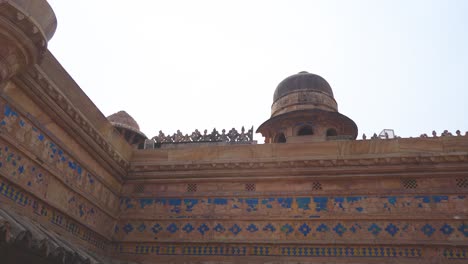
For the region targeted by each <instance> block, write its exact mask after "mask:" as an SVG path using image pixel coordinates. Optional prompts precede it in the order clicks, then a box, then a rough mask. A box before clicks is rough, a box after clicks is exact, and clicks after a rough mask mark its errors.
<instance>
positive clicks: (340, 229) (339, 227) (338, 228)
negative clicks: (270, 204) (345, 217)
mask: <svg viewBox="0 0 468 264" xmlns="http://www.w3.org/2000/svg"><path fill="white" fill-rule="evenodd" d="M333 230H334V231H335V233H337V234H338V235H339V236H343V234H344V233H345V232H346V230H347V229H346V227H345V226H344V225H342V224H341V223H338V224H337V225H336V226H335V227H334V228H333Z"/></svg>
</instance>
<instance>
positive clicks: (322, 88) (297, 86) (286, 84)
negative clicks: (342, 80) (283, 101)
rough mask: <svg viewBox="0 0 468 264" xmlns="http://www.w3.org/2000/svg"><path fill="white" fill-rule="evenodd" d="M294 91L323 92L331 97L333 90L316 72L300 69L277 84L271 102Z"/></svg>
mask: <svg viewBox="0 0 468 264" xmlns="http://www.w3.org/2000/svg"><path fill="white" fill-rule="evenodd" d="M295 91H317V92H323V93H325V94H327V95H329V96H331V97H332V98H333V91H332V89H331V87H330V84H328V82H327V81H326V80H325V79H324V78H322V77H321V76H319V75H317V74H313V73H308V72H306V71H302V72H299V73H298V74H294V75H292V76H289V77H288V78H286V79H284V80H283V81H282V82H280V83H279V84H278V86H277V87H276V90H275V93H274V95H273V102H275V101H276V100H278V99H279V98H281V97H283V96H285V95H287V94H289V93H291V92H295Z"/></svg>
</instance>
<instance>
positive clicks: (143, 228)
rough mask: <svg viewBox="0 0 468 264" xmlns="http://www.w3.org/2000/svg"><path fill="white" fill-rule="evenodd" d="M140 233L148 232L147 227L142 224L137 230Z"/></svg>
mask: <svg viewBox="0 0 468 264" xmlns="http://www.w3.org/2000/svg"><path fill="white" fill-rule="evenodd" d="M137 230H138V232H143V231H145V230H146V225H145V224H143V223H141V225H139V226H138V228H137Z"/></svg>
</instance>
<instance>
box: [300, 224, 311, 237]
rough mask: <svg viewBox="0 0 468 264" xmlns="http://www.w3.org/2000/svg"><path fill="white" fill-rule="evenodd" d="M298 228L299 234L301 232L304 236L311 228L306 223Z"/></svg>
mask: <svg viewBox="0 0 468 264" xmlns="http://www.w3.org/2000/svg"><path fill="white" fill-rule="evenodd" d="M298 230H299V232H301V234H303V235H304V236H307V235H308V234H309V233H310V230H312V229H311V228H310V227H309V226H308V225H307V224H306V223H304V224H302V225H301V226H300V227H299V229H298Z"/></svg>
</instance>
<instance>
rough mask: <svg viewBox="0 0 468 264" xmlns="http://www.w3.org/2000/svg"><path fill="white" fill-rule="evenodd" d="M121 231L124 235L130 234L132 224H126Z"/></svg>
mask: <svg viewBox="0 0 468 264" xmlns="http://www.w3.org/2000/svg"><path fill="white" fill-rule="evenodd" d="M122 230H123V231H124V232H125V233H127V234H128V233H130V232H132V231H133V225H132V224H130V223H129V224H126V225H124V227H123V228H122Z"/></svg>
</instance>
